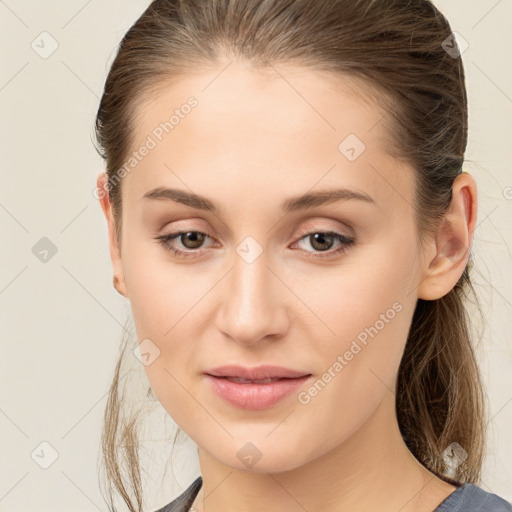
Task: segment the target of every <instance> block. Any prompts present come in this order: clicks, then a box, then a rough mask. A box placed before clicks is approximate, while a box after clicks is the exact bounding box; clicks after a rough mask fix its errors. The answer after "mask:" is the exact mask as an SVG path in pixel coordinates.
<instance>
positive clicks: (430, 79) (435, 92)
mask: <svg viewBox="0 0 512 512" xmlns="http://www.w3.org/2000/svg"><path fill="white" fill-rule="evenodd" d="M449 37H452V38H453V37H454V36H453V35H452V31H451V28H450V25H449V22H448V21H447V19H446V18H445V17H444V16H443V15H442V14H441V13H440V12H439V10H438V9H437V8H436V7H435V6H434V5H433V4H432V3H431V2H430V1H428V0H382V1H375V0H316V1H314V2H312V1H310V0H279V1H276V0H209V1H206V2H205V1H200V0H155V1H153V2H152V3H151V4H150V5H149V7H148V8H147V9H146V10H145V12H144V13H143V14H142V15H141V16H140V18H139V19H138V20H137V21H136V22H135V23H134V24H133V25H132V27H131V28H130V29H129V31H128V32H127V33H126V35H125V36H124V38H123V39H122V41H121V43H120V46H119V48H118V51H117V54H116V56H115V59H114V61H113V63H112V66H111V69H110V71H109V74H108V77H107V80H106V83H105V88H104V92H103V95H102V98H101V102H100V105H99V109H98V113H97V118H96V123H95V135H96V139H97V144H98V145H99V149H98V147H97V150H98V152H99V153H100V155H101V156H102V157H103V158H104V159H105V161H106V172H107V175H108V178H109V179H108V193H109V197H110V202H111V204H112V209H113V216H114V221H115V229H116V234H117V237H118V241H119V247H121V243H120V241H121V235H122V233H121V217H122V201H121V197H122V194H121V184H122V180H119V179H116V177H117V174H116V173H117V172H118V170H119V169H121V168H122V167H123V164H124V162H125V159H126V158H127V156H128V155H129V149H130V147H131V146H132V145H133V144H134V140H133V134H134V129H135V126H136V121H137V119H136V117H137V116H136V112H137V106H138V105H140V103H141V102H142V101H143V100H144V99H145V98H147V97H148V95H149V94H153V93H154V92H158V88H159V87H166V86H168V85H169V84H170V83H172V81H178V80H179V79H180V77H185V76H186V74H187V73H189V72H193V71H194V72H197V70H198V69H205V68H207V67H210V68H212V69H213V68H216V69H217V68H219V67H220V65H221V64H222V63H224V62H227V60H229V59H233V60H235V59H236V60H243V61H244V62H246V63H249V64H251V65H252V66H253V68H254V69H267V68H268V67H269V66H270V65H277V64H294V65H297V66H301V67H303V68H309V69H315V70H319V71H322V70H323V71H327V72H331V73H332V74H333V76H335V77H336V76H338V77H339V78H340V79H342V78H343V77H352V78H354V79H356V80H360V81H361V83H362V84H366V85H368V86H369V87H370V89H371V91H373V93H374V94H373V96H374V99H375V101H376V102H378V103H379V104H380V106H381V107H382V109H383V111H385V117H386V122H387V124H386V126H387V128H388V130H387V132H386V133H388V132H389V136H390V137H391V140H392V142H393V144H392V146H391V149H390V150H389V151H391V152H392V154H393V155H394V156H396V157H397V158H400V159H403V160H404V161H406V162H409V163H410V164H411V166H412V167H413V169H414V172H415V183H416V192H415V193H416V201H415V204H414V215H415V219H416V222H417V226H418V233H419V235H420V240H423V239H424V236H426V235H427V234H433V233H435V230H436V228H437V227H438V226H439V222H440V221H441V219H442V218H443V214H444V212H445V209H446V208H447V207H448V206H449V204H450V201H451V197H452V185H453V181H454V179H455V177H456V176H457V175H458V173H459V172H460V170H461V168H462V165H463V162H464V152H465V148H466V144H467V131H468V129H467V126H468V112H467V99H466V89H465V77H464V69H463V65H462V60H461V58H460V56H452V55H450V54H448V53H447V51H445V49H444V47H445V42H446V41H447V40H448V39H447V38H449ZM471 266H472V259H471V254H470V257H469V260H468V264H467V265H466V268H465V269H464V271H463V273H462V275H461V277H460V279H459V280H458V282H457V283H456V285H455V286H454V288H453V289H452V290H451V291H450V292H448V293H447V294H446V295H444V296H443V297H441V298H439V299H437V300H422V299H418V301H417V304H416V307H415V311H414V315H413V319H412V324H411V327H410V331H409V333H408V338H407V342H406V346H405V349H404V354H403V357H402V359H401V362H400V366H399V370H398V376H397V382H396V414H397V418H398V423H399V427H400V431H401V434H402V436H403V438H404V441H405V443H406V445H407V446H408V448H409V449H410V451H411V452H412V454H413V455H414V456H415V457H416V458H417V459H418V461H420V462H421V463H422V464H423V465H424V466H425V467H426V468H427V469H429V470H430V471H431V472H433V473H434V474H436V475H437V476H438V477H439V478H441V479H443V480H444V481H446V482H450V483H452V484H455V485H458V484H461V483H465V482H472V483H475V484H478V483H479V482H480V472H481V467H482V462H483V452H484V443H485V437H486V436H485V428H486V424H485V416H486V414H487V411H486V403H485V400H484V385H483V381H482V378H481V375H480V370H479V367H478V365H477V361H476V357H475V352H474V347H473V346H472V337H473V335H472V324H471V322H470V316H469V311H468V310H467V309H466V306H467V303H466V300H467V299H468V295H469V293H471V294H472V296H474V297H475V299H476V304H477V305H478V299H477V297H476V293H475V290H474V288H473V285H472V283H471V280H470V269H471ZM478 309H479V310H480V306H479V305H478ZM480 311H481V310H480ZM127 344H128V339H126V338H125V340H124V342H123V346H122V347H121V353H120V357H119V360H118V363H117V366H116V370H115V373H114V379H113V382H112V385H111V388H110V391H109V396H108V403H107V406H106V409H105V414H104V424H103V431H102V451H103V462H104V464H105V469H106V474H107V479H108V483H109V496H110V504H111V505H110V506H111V507H112V510H115V509H114V507H113V501H112V492H113V491H116V492H117V493H118V494H119V495H120V496H121V497H122V498H123V499H124V501H125V502H126V504H127V505H128V507H129V510H130V511H132V512H135V511H141V510H142V503H143V492H142V485H141V476H140V461H139V458H138V446H139V445H138V430H137V429H138V425H139V417H140V414H139V413H140V412H141V410H142V408H143V407H144V404H142V405H141V407H140V408H139V409H137V410H135V411H134V410H133V409H130V411H129V412H123V404H124V395H123V394H122V392H121V389H120V380H121V379H122V377H120V374H121V368H122V364H125V363H123V360H125V359H126V347H127ZM150 392H151V389H150V388H149V389H148V393H150ZM455 442H456V443H458V444H459V445H460V446H461V447H462V448H463V449H464V450H465V452H466V454H467V458H466V459H465V460H464V461H463V462H462V464H460V466H459V467H458V472H457V475H456V478H454V477H453V473H449V471H448V470H447V467H446V464H445V458H444V457H443V455H444V454H445V453H446V452H445V450H446V449H449V448H450V447H451V448H453V446H452V443H455ZM456 448H458V447H456ZM443 452H444V453H443Z"/></svg>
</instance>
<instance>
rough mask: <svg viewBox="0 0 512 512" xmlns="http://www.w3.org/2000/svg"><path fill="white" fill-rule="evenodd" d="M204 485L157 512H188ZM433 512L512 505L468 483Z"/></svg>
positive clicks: (487, 511) (494, 510) (498, 510)
mask: <svg viewBox="0 0 512 512" xmlns="http://www.w3.org/2000/svg"><path fill="white" fill-rule="evenodd" d="M202 485H203V479H202V477H200V476H199V477H197V478H196V479H195V480H194V481H193V482H192V484H190V486H189V487H188V488H187V489H186V490H185V491H184V492H183V494H181V495H180V496H178V497H177V498H176V499H175V500H173V501H171V503H169V504H168V505H166V506H165V507H163V508H160V509H158V510H157V511H156V512H188V509H189V508H190V507H191V506H192V503H194V500H195V498H196V496H197V493H198V492H199V489H200V488H201V486H202ZM433 512H512V505H511V504H510V503H508V502H507V501H505V500H504V499H503V498H500V497H499V496H496V494H492V493H490V492H487V491H484V490H483V489H482V488H480V487H478V486H476V485H473V484H469V483H468V484H464V485H462V486H461V487H459V488H458V489H455V491H453V492H452V493H451V494H450V496H448V497H447V498H446V499H445V500H444V501H443V502H442V503H441V504H440V505H439V506H438V507H437V508H436V509H435V510H434V511H433Z"/></svg>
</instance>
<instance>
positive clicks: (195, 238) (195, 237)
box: [182, 231, 203, 249]
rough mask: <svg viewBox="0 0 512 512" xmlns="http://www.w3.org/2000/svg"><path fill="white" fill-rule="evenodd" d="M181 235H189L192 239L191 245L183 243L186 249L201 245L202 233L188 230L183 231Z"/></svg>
mask: <svg viewBox="0 0 512 512" xmlns="http://www.w3.org/2000/svg"><path fill="white" fill-rule="evenodd" d="M182 236H183V237H189V238H190V239H191V241H192V247H189V246H188V245H187V244H186V243H184V244H183V245H185V247H187V248H188V249H197V247H200V246H201V243H202V241H203V235H202V234H200V233H197V232H195V231H189V232H188V233H184V234H183V235H182ZM182 242H183V240H182Z"/></svg>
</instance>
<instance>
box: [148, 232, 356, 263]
mask: <svg viewBox="0 0 512 512" xmlns="http://www.w3.org/2000/svg"><path fill="white" fill-rule="evenodd" d="M207 238H211V237H210V236H209V235H208V234H207V233H204V232H202V231H179V232H177V233H169V234H167V235H160V236H158V237H156V240H157V243H159V244H161V245H163V246H164V247H165V249H167V250H168V251H171V252H172V253H173V254H174V255H176V256H181V257H195V256H199V255H201V254H202V253H203V252H204V249H201V245H202V244H203V242H204V241H205V240H206V239H207ZM176 240H179V241H180V242H181V243H182V246H184V249H185V250H183V249H182V248H181V247H176V246H175V241H176ZM303 240H310V245H311V247H313V249H315V250H314V251H308V250H306V251H305V252H306V254H307V256H308V257H309V256H312V257H315V258H325V257H330V256H333V255H336V254H340V253H342V252H344V251H346V250H347V249H348V248H349V247H350V246H352V245H353V244H354V243H355V239H353V238H350V237H348V236H345V235H343V234H341V233H336V232H334V231H313V232H311V233H307V234H306V235H304V236H303V237H302V238H300V240H299V241H298V242H296V244H298V243H299V242H301V241H303ZM334 242H338V244H339V246H338V248H337V249H334V250H331V248H332V246H333V244H334ZM199 249H200V250H199ZM322 253H326V254H325V255H324V254H322Z"/></svg>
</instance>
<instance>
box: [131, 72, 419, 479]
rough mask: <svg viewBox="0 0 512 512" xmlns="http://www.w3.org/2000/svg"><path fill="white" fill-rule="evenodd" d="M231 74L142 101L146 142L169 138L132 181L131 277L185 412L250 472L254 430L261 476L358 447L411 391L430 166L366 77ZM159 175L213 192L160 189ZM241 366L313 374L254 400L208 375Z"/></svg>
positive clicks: (166, 381)
mask: <svg viewBox="0 0 512 512" xmlns="http://www.w3.org/2000/svg"><path fill="white" fill-rule="evenodd" d="M220 71H221V68H219V69H218V70H216V71H214V72H204V73H198V74H196V75H188V76H187V77H186V78H183V79H182V80H181V81H180V82H179V83H175V84H173V85H172V86H169V87H168V88H161V89H160V90H159V92H158V94H155V95H153V96H151V97H149V96H148V99H147V101H144V102H143V103H142V104H141V105H140V106H139V109H138V113H137V116H136V117H135V129H136V132H135V134H134V139H133V147H132V150H133V151H137V150H138V149H139V148H141V147H142V146H143V145H144V144H145V143H146V144H147V142H148V140H149V139H148V136H149V137H150V138H151V139H152V140H153V142H155V144H154V145H153V144H152V143H149V144H147V145H149V146H152V147H151V148H150V150H149V151H140V152H139V156H141V153H145V155H144V156H143V157H141V158H140V161H138V162H137V164H136V166H133V169H132V170H131V171H130V172H129V173H127V174H126V176H125V177H124V178H123V182H122V194H123V195H122V197H123V220H122V222H123V224H122V233H123V239H122V248H121V254H122V277H123V286H124V287H125V290H126V295H127V297H128V298H129V300H130V303H131V307H132V311H133V318H134V322H135V327H136V333H137V336H138V340H139V342H142V341H143V340H146V341H145V342H144V343H146V345H145V347H147V348H151V349H150V350H149V354H150V355H149V356H147V360H148V362H149V363H150V364H147V365H146V366H144V368H145V371H146V373H147V377H148V379H149V382H150V385H151V387H152V389H153V392H154V393H155V395H156V396H157V398H158V399H159V401H160V402H161V403H162V405H163V407H164V408H165V409H166V410H167V412H168V413H169V415H170V416H171V417H172V418H173V419H174V421H175V422H176V423H177V424H178V425H179V426H180V427H182V428H183V429H184V431H185V432H186V433H187V434H188V435H189V436H190V437H191V438H192V439H193V440H194V441H195V442H196V443H197V445H198V446H199V447H200V448H201V449H203V450H204V451H205V452H207V453H208V454H210V455H211V456H212V457H214V458H215V459H217V460H218V461H220V462H221V463H223V464H226V465H227V466H230V467H233V468H240V469H247V464H246V463H245V462H243V460H242V459H243V457H240V451H241V450H242V454H243V450H254V448H251V447H250V446H251V445H248V444H247V443H252V445H254V447H256V448H257V451H259V453H260V454H261V455H262V457H261V460H260V461H259V462H258V464H257V465H255V466H254V467H253V468H252V469H251V470H252V471H260V472H263V471H269V472H274V471H285V470H290V469H293V468H295V467H299V466H301V465H303V464H305V463H307V462H308V461H312V460H314V459H315V458H317V457H319V456H321V455H322V454H325V453H327V452H328V451H330V450H333V449H334V448H335V447H337V446H340V445H342V444H343V443H344V442H345V441H347V440H348V439H349V438H350V436H352V435H353V434H354V433H355V432H357V431H358V430H359V429H360V428H361V427H362V426H363V425H364V424H365V422H366V421H368V419H369V418H370V417H371V416H372V415H373V414H374V413H375V411H376V410H377V408H379V406H380V405H381V404H382V403H383V401H384V399H385V397H386V396H387V395H389V393H390V392H391V391H390V390H394V383H395V379H396V375H397V371H398V366H399V363H400V359H401V356H402V353H403V350H404V346H405V341H406V338H407V333H408V329H409V327H410V323H411V319H412V314H413V311H414V306H415V304H416V300H417V298H418V296H417V293H416V291H415V290H416V287H417V285H418V283H419V280H420V276H419V268H420V263H419V262H420V261H421V257H422V256H421V253H420V249H419V245H418V242H417V229H416V225H415V222H414V217H413V209H412V206H411V205H413V204H414V187H415V180H414V173H413V169H412V168H411V167H410V166H408V165H407V164H405V163H403V162H399V161H397V160H396V159H394V158H393V157H391V156H390V155H388V153H387V152H386V149H387V147H388V142H387V141H388V140H389V139H388V134H387V131H386V129H385V127H384V125H383V123H382V122H381V121H382V119H384V118H383V114H384V112H383V111H382V110H380V109H379V108H378V107H377V106H376V105H375V104H373V103H372V102H370V101H369V100H365V99H364V97H363V96H361V95H360V93H361V91H363V89H362V87H360V86H358V85H357V83H356V82H355V81H354V79H349V78H346V79H345V78H342V77H338V78H337V79H334V78H333V77H332V76H328V75H327V74H324V73H321V72H318V71H311V70H305V69H300V68H292V67H287V68H284V67H283V68H281V72H282V74H283V75H284V76H285V77H286V80H284V79H283V78H282V77H281V76H280V75H278V74H275V73H272V72H265V73H264V72H261V71H254V70H251V69H249V68H248V67H246V66H244V65H243V64H235V63H233V64H231V65H230V66H229V67H228V68H226V69H225V70H224V71H223V72H222V73H221V74H219V72H220ZM192 96H193V97H194V98H195V99H196V101H197V104H196V103H194V106H193V107H192V108H184V107H183V105H186V104H187V100H188V98H190V97H192ZM176 109H178V110H179V112H180V113H181V114H178V115H177V116H176V119H175V121H176V120H177V121H176V123H175V125H174V127H173V128H172V131H171V130H170V129H169V127H168V126H167V129H168V133H167V132H165V131H164V130H163V129H162V125H161V123H162V122H164V121H166V120H168V119H169V116H170V115H171V114H172V113H173V111H175V110H176ZM158 127H160V130H158ZM159 139H161V140H159ZM363 144H364V146H363ZM127 160H128V159H127ZM159 187H162V188H169V189H175V190H177V191H181V192H182V197H185V195H186V194H191V193H193V194H195V195H196V196H201V197H204V198H206V199H207V201H202V202H199V203H198V204H193V203H192V202H191V201H186V202H187V204H183V203H182V202H180V201H178V200H172V199H169V198H158V197H154V196H156V195H157V194H149V193H150V192H151V191H153V190H154V189H156V188H159ZM339 189H345V190H348V191H350V192H346V193H344V194H340V195H339V196H338V198H337V199H332V200H330V201H327V202H321V201H318V200H317V201H302V202H296V203H295V205H294V207H292V208H288V209H286V208H285V206H286V205H287V204H288V205H289V204H291V203H290V202H291V201H293V200H294V199H296V198H298V197H300V196H302V195H305V194H311V193H314V194H317V193H319V192H327V191H333V190H339ZM145 195H149V197H145ZM169 195H171V194H168V196H169ZM152 196H153V197H152ZM173 197H175V198H176V197H177V196H176V194H174V196H173ZM319 197H321V196H319ZM207 204H208V205H210V204H211V205H213V206H215V207H216V210H214V211H212V210H210V209H204V207H205V205H207ZM178 232H184V234H183V235H181V236H176V237H174V239H168V240H167V242H166V243H165V240H163V238H162V237H165V236H167V235H173V234H176V233H178ZM172 249H177V250H181V251H183V253H181V254H175V253H174V252H173V251H172ZM148 340H149V341H148ZM228 364H235V365H241V366H245V367H250V368H253V367H259V366H261V365H278V366H283V367H286V368H289V369H293V370H297V371H299V372H301V373H304V374H310V375H311V377H309V378H308V379H307V380H305V381H303V382H302V384H301V385H300V386H298V387H296V388H295V389H294V390H293V392H291V393H290V394H288V395H286V396H285V397H284V398H282V399H281V400H279V401H278V402H276V403H274V404H272V405H268V406H264V407H261V408H259V409H247V408H244V407H240V406H236V405H233V404H232V403H230V402H228V401H226V400H225V399H224V398H222V397H221V396H219V395H218V394H217V393H216V392H215V391H214V389H213V386H212V385H211V382H210V381H209V379H208V378H207V377H206V376H205V372H208V371H209V370H211V369H213V368H215V367H218V366H221V365H228ZM392 414H394V410H391V408H390V410H389V415H390V418H391V415H392Z"/></svg>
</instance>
